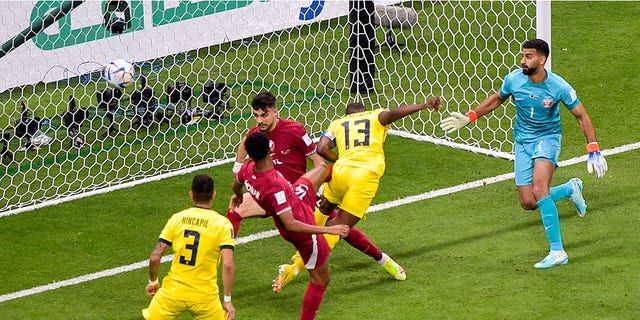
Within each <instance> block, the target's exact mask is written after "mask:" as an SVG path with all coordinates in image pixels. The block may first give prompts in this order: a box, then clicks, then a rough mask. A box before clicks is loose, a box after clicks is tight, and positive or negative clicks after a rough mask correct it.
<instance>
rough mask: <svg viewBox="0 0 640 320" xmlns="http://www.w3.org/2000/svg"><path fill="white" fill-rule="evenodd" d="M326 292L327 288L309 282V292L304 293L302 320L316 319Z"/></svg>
mask: <svg viewBox="0 0 640 320" xmlns="http://www.w3.org/2000/svg"><path fill="white" fill-rule="evenodd" d="M325 290H327V287H325V286H321V285H319V284H316V283H313V282H311V281H309V285H308V286H307V291H305V292H304V297H303V298H302V313H300V320H313V319H314V318H315V317H316V313H318V309H320V303H321V302H322V297H324V291H325Z"/></svg>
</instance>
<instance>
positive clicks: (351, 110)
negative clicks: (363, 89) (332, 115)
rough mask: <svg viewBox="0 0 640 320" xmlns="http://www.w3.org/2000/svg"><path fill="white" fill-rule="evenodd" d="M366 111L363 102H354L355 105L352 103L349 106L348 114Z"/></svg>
mask: <svg viewBox="0 0 640 320" xmlns="http://www.w3.org/2000/svg"><path fill="white" fill-rule="evenodd" d="M364 110H365V108H364V104H362V102H354V103H350V104H348V105H347V112H346V114H352V113H356V112H362V111H364Z"/></svg>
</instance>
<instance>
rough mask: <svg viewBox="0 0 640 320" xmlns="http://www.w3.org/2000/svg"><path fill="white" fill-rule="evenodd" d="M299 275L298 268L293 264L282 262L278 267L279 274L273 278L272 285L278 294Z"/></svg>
mask: <svg viewBox="0 0 640 320" xmlns="http://www.w3.org/2000/svg"><path fill="white" fill-rule="evenodd" d="M297 275H298V270H297V269H296V267H295V266H294V265H292V264H282V265H280V266H279V267H278V276H277V277H276V278H275V279H274V280H273V284H272V285H271V287H272V288H273V292H275V293H276V294H278V293H280V291H282V288H283V287H284V286H286V285H287V284H289V282H291V280H293V278H294V277H295V276H297Z"/></svg>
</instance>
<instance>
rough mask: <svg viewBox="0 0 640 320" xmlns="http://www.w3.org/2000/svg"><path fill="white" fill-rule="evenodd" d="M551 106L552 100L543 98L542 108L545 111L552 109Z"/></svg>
mask: <svg viewBox="0 0 640 320" xmlns="http://www.w3.org/2000/svg"><path fill="white" fill-rule="evenodd" d="M553 104H554V103H553V99H551V98H544V100H542V107H543V108H545V109H549V108H551V107H553Z"/></svg>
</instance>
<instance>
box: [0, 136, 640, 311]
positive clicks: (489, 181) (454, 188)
mask: <svg viewBox="0 0 640 320" xmlns="http://www.w3.org/2000/svg"><path fill="white" fill-rule="evenodd" d="M636 149H640V142H637V143H632V144H627V145H624V146H620V147H617V148H613V149H608V150H604V151H602V154H604V155H607V156H608V155H614V154H618V153H623V152H628V151H632V150H636ZM586 160H587V156H586V155H584V156H580V157H576V158H572V159H568V160H564V161H561V162H560V163H559V164H558V165H559V166H561V167H565V166H570V165H574V164H577V163H581V162H585V161H586ZM513 178H514V174H513V173H505V174H501V175H498V176H495V177H490V178H484V179H480V180H476V181H472V182H467V183H463V184H459V185H456V186H452V187H448V188H444V189H439V190H433V191H429V192H425V193H422V194H418V195H413V196H408V197H405V198H401V199H397V200H393V201H388V202H385V203H380V204H376V205H373V206H371V207H369V209H368V210H367V213H372V212H377V211H382V210H386V209H390V208H394V207H398V206H401V205H405V204H409V203H413V202H417V201H422V200H427V199H431V198H435V197H439V196H444V195H448V194H452V193H455V192H460V191H464V190H468V189H472V188H478V187H481V186H484V185H488V184H493V183H497V182H502V181H505V180H509V179H513ZM276 235H278V230H269V231H263V232H258V233H255V234H251V235H248V236H246V237H240V238H238V239H237V240H236V244H244V243H249V242H253V241H257V240H261V239H266V238H270V237H274V236H276ZM172 260H173V255H172V254H171V255H166V256H164V257H162V260H161V262H169V261H172ZM148 266H149V261H148V260H145V261H140V262H136V263H132V264H129V265H125V266H120V267H116V268H112V269H107V270H103V271H98V272H94V273H90V274H87V275H83V276H79V277H75V278H71V279H67V280H62V281H56V282H53V283H50V284H47V285H42V286H38V287H33V288H31V289H25V290H21V291H17V292H13V293H7V294H3V295H0V303H2V302H5V301H9V300H14V299H18V298H23V297H26V296H30V295H34V294H37V293H41V292H45V291H51V290H55V289H58V288H62V287H68V286H72V285H76V284H80V283H83V282H87V281H91V280H96V279H100V278H105V277H109V276H114V275H117V274H120V273H125V272H129V271H133V270H137V269H141V268H146V267H148Z"/></svg>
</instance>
